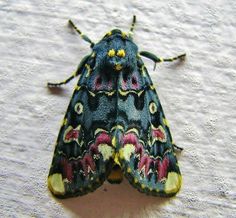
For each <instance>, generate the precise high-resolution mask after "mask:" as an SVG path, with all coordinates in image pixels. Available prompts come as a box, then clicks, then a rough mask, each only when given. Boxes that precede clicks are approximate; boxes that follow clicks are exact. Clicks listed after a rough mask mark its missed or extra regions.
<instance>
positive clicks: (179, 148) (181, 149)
mask: <svg viewBox="0 0 236 218" xmlns="http://www.w3.org/2000/svg"><path fill="white" fill-rule="evenodd" d="M173 146H174V148H175V149H177V150H180V151H183V150H184V149H183V148H181V147H179V146H177V145H176V144H173Z"/></svg>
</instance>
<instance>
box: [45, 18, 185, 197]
mask: <svg viewBox="0 0 236 218" xmlns="http://www.w3.org/2000/svg"><path fill="white" fill-rule="evenodd" d="M135 22H136V17H135V16H134V17H133V22H132V25H131V27H130V30H129V32H128V33H125V32H122V31H121V30H119V29H113V30H112V31H110V32H108V33H106V34H105V36H104V37H103V38H102V39H101V40H100V41H99V42H98V43H93V42H92V41H91V40H90V39H89V37H88V36H86V35H84V34H82V32H81V31H80V30H79V29H78V28H77V27H76V26H75V25H74V23H73V22H72V21H71V20H69V23H70V25H71V26H72V27H73V28H74V30H75V31H76V32H78V33H79V34H80V36H81V37H82V38H83V39H84V40H85V41H87V42H89V43H90V47H91V50H92V51H91V53H90V54H89V55H87V56H85V57H84V58H83V59H82V60H81V62H80V64H79V66H78V68H77V70H76V72H75V73H74V74H73V75H72V76H70V77H69V78H68V79H66V80H65V81H63V82H60V83H48V87H49V88H53V87H57V86H61V85H63V84H66V83H68V82H69V81H70V80H72V79H73V78H74V77H76V76H78V75H80V78H79V81H78V83H77V86H76V87H75V90H74V93H73V96H72V98H71V101H70V103H69V106H68V109H67V112H66V114H65V117H64V119H63V123H62V126H61V128H60V131H59V135H58V138H57V141H56V146H55V151H54V156H53V160H52V164H51V168H50V172H49V176H48V187H49V189H50V191H51V192H52V193H53V194H54V195H55V196H57V197H59V198H68V197H73V196H79V195H84V194H87V193H88V192H92V191H94V190H95V189H97V188H98V187H100V186H101V185H102V184H103V182H104V181H105V180H108V181H109V182H110V183H120V182H121V181H122V178H123V176H125V177H126V178H127V179H128V181H129V182H130V184H131V185H132V186H133V187H135V188H137V189H138V190H139V191H140V192H143V193H146V194H149V195H155V196H173V195H175V194H176V193H177V192H178V191H179V189H180V187H181V181H182V179H181V174H180V170H179V166H178V163H177V159H176V154H175V149H180V150H181V148H180V147H178V146H176V145H175V144H174V143H173V140H172V137H171V133H170V129H169V125H168V122H167V119H166V118H165V115H164V112H163V109H162V106H161V103H160V100H159V98H158V96H157V93H156V90H155V88H154V85H153V83H152V80H151V78H150V76H149V74H148V71H147V69H146V67H145V65H144V63H143V60H142V58H141V56H143V57H146V58H149V59H151V60H152V61H154V63H155V65H156V63H159V62H163V61H169V62H171V61H174V60H177V59H180V60H182V59H184V57H185V54H182V55H179V56H177V57H174V58H160V57H157V56H156V55H154V54H152V53H150V52H147V51H138V47H137V45H136V44H135V43H134V42H133V30H134V26H135Z"/></svg>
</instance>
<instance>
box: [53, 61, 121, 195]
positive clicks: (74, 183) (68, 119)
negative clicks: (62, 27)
mask: <svg viewBox="0 0 236 218" xmlns="http://www.w3.org/2000/svg"><path fill="white" fill-rule="evenodd" d="M90 62H91V63H93V57H91V58H90V60H88V62H87V63H85V66H84V69H83V72H82V75H81V78H80V79H79V82H78V85H77V87H76V88H75V91H74V93H73V96H72V99H71V101H70V104H69V106H68V109H67V112H66V114H65V118H64V120H63V124H62V126H61V129H60V132H59V136H58V139H57V142H56V147H55V151H54V157H53V161H52V165H51V169H50V172H49V177H48V187H49V189H50V190H51V192H52V193H53V194H54V195H56V196H57V197H61V198H66V197H70V196H77V195H83V194H86V193H88V192H91V191H94V190H95V189H96V188H98V187H99V186H100V185H101V184H102V183H103V182H104V180H105V179H106V178H107V176H108V174H109V173H110V172H111V168H112V165H113V158H114V148H113V146H112V136H111V133H110V130H111V128H112V125H114V122H115V113H116V111H115V110H116V108H115V105H116V96H115V92H114V87H113V84H115V83H114V81H111V80H109V79H107V78H103V77H102V75H100V72H99V71H98V70H97V69H96V68H95V69H92V68H93V65H92V64H91V63H90Z"/></svg>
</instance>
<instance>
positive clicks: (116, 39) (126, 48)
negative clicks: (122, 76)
mask: <svg viewBox="0 0 236 218" xmlns="http://www.w3.org/2000/svg"><path fill="white" fill-rule="evenodd" d="M94 50H95V53H96V56H97V60H96V61H97V63H98V64H99V65H100V66H99V67H100V68H104V69H106V70H108V71H110V72H120V71H132V70H133V68H134V67H135V64H136V62H137V61H136V59H137V52H138V48H137V46H136V45H135V44H134V43H133V41H132V37H131V36H130V35H128V34H126V33H124V32H122V31H121V30H119V29H113V30H111V31H110V32H108V33H106V34H105V36H104V37H103V38H102V40H101V41H100V42H99V43H97V44H96V45H95V46H94Z"/></svg>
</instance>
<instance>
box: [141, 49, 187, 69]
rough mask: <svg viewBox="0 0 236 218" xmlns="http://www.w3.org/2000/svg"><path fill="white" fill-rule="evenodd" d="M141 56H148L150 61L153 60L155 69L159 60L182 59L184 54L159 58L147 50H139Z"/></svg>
mask: <svg viewBox="0 0 236 218" xmlns="http://www.w3.org/2000/svg"><path fill="white" fill-rule="evenodd" d="M139 54H140V55H141V56H144V57H146V58H149V59H151V60H152V61H154V62H155V65H154V70H155V69H156V64H157V63H160V62H172V61H175V60H178V59H180V60H184V58H185V56H186V54H185V53H184V54H181V55H178V56H175V57H172V58H161V57H157V56H156V55H154V54H152V53H150V52H148V51H141V52H140V53H139Z"/></svg>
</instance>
